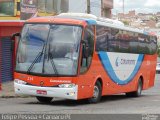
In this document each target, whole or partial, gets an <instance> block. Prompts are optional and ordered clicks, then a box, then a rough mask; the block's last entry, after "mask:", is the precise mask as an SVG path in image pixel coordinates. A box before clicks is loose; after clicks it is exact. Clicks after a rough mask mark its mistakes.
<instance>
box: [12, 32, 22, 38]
mask: <svg viewBox="0 0 160 120" xmlns="http://www.w3.org/2000/svg"><path fill="white" fill-rule="evenodd" d="M16 37H19V38H20V37H21V34H20V33H15V34H13V35H12V37H11V40H15V39H16Z"/></svg>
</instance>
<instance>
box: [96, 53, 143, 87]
mask: <svg viewBox="0 0 160 120" xmlns="http://www.w3.org/2000/svg"><path fill="white" fill-rule="evenodd" d="M99 58H100V60H101V62H102V64H103V67H104V69H105V71H106V72H107V73H108V75H109V77H110V78H111V79H112V81H113V82H115V83H118V84H119V85H125V84H128V83H129V82H130V81H131V80H132V79H133V78H134V77H135V75H136V74H137V72H138V71H139V69H140V66H141V64H142V62H143V58H144V55H143V54H139V57H138V61H137V64H136V66H135V68H134V70H133V72H132V74H131V75H130V76H129V77H128V78H127V79H126V80H120V79H119V78H118V77H117V75H116V74H115V71H114V70H113V67H112V65H111V63H110V60H109V58H108V55H107V53H106V52H99Z"/></svg>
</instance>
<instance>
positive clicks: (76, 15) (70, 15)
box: [58, 13, 124, 26]
mask: <svg viewBox="0 0 160 120" xmlns="http://www.w3.org/2000/svg"><path fill="white" fill-rule="evenodd" d="M58 16H69V17H82V18H88V19H94V20H96V21H100V22H105V23H109V24H116V25H122V26H124V23H122V22H121V21H118V20H112V19H109V18H103V17H100V18H98V17H96V16H95V15H92V14H87V13H61V14H59V15H58Z"/></svg>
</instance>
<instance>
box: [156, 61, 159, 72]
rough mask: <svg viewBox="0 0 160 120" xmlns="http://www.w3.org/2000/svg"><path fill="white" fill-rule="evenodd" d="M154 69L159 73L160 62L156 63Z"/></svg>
mask: <svg viewBox="0 0 160 120" xmlns="http://www.w3.org/2000/svg"><path fill="white" fill-rule="evenodd" d="M156 71H157V73H160V62H158V63H157V66H156Z"/></svg>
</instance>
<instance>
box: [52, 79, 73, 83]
mask: <svg viewBox="0 0 160 120" xmlns="http://www.w3.org/2000/svg"><path fill="white" fill-rule="evenodd" d="M50 82H54V83H55V82H56V83H71V80H50Z"/></svg>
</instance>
